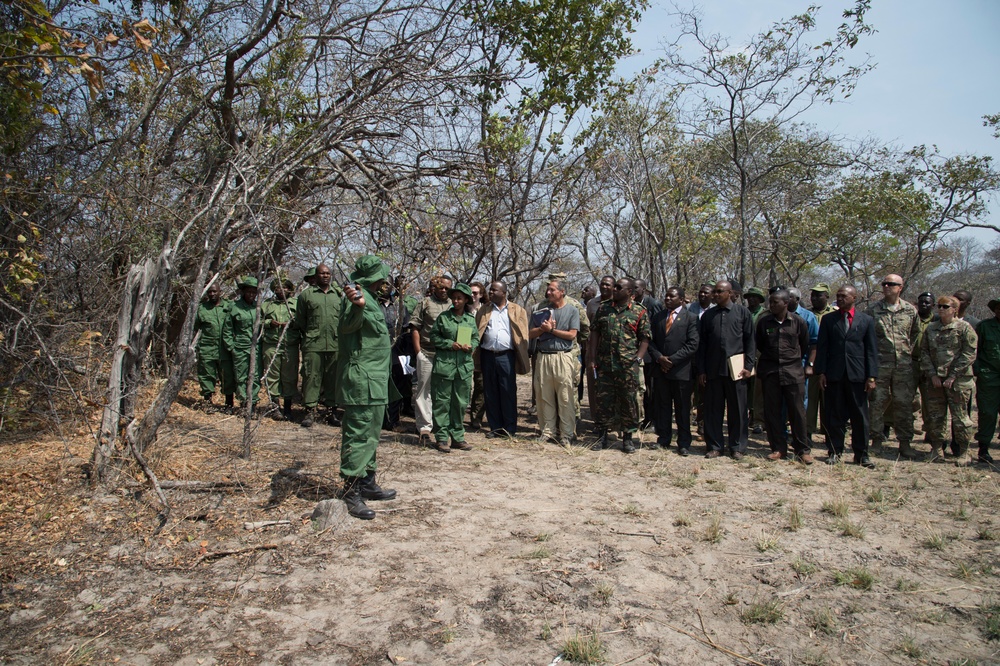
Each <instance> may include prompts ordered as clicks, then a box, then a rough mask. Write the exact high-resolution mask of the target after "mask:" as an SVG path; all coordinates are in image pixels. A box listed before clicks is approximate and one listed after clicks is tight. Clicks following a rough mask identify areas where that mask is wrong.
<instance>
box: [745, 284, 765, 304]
mask: <svg viewBox="0 0 1000 666" xmlns="http://www.w3.org/2000/svg"><path fill="white" fill-rule="evenodd" d="M744 296H746V297H747V298H750V297H751V296H757V297H758V298H761V299H763V300H765V301H766V300H767V294H765V293H764V290H763V289H761V288H760V287H750V288H749V289H747V293H745V294H744Z"/></svg>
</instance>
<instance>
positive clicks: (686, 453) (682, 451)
mask: <svg viewBox="0 0 1000 666" xmlns="http://www.w3.org/2000/svg"><path fill="white" fill-rule="evenodd" d="M677 455H681V456H684V457H685V458H687V457H688V456H689V455H691V452H690V451H688V449H687V447H686V446H685V447H684V448H682V449H677Z"/></svg>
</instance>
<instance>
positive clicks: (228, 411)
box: [222, 393, 234, 414]
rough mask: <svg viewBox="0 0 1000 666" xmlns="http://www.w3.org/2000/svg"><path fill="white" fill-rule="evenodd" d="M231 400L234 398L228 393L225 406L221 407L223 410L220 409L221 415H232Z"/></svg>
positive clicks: (232, 403) (232, 402)
mask: <svg viewBox="0 0 1000 666" xmlns="http://www.w3.org/2000/svg"><path fill="white" fill-rule="evenodd" d="M233 398H234V396H233V394H232V393H230V394H229V395H227V396H226V406H225V407H223V409H222V411H223V413H225V414H232V413H233V405H234V401H233Z"/></svg>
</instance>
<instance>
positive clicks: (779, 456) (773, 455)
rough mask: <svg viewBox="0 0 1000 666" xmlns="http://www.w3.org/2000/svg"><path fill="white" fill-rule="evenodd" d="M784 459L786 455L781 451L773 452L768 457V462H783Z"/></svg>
mask: <svg viewBox="0 0 1000 666" xmlns="http://www.w3.org/2000/svg"><path fill="white" fill-rule="evenodd" d="M784 457H785V454H784V453H782V452H781V451H771V453H769V454H768V455H767V459H768V460H781V459H782V458H784Z"/></svg>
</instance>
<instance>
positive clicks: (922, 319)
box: [913, 291, 938, 442]
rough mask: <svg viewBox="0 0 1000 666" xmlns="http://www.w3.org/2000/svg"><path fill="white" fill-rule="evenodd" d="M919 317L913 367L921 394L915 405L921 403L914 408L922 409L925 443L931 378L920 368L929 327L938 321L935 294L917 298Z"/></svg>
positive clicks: (921, 295)
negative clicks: (923, 342)
mask: <svg viewBox="0 0 1000 666" xmlns="http://www.w3.org/2000/svg"><path fill="white" fill-rule="evenodd" d="M917 316H918V317H919V321H918V322H917V326H918V328H919V330H918V332H917V341H916V343H915V344H914V345H913V365H914V368H915V369H916V372H917V391H919V393H920V400H919V401H918V400H914V403H918V402H919V407H914V409H913V411H916V410H917V409H920V422H921V423H923V424H924V441H925V442H926V441H928V437H927V421H928V418H927V393H928V392H929V391H930V377H925V376H924V372H923V370H921V368H920V347H921V341H922V340H923V337H924V331H926V330H927V326H928V325H929V324H930V323H931V322H932V321H937V320H938V316H937V302H936V299H935V298H934V294H932V293H931V292H929V291H925V292H924V293H922V294H920V295H919V296H917ZM914 432H916V428H914Z"/></svg>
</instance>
